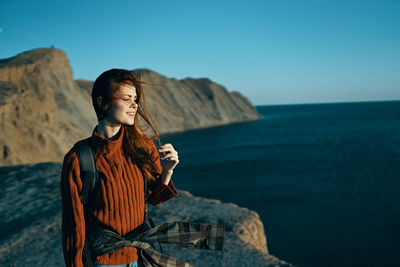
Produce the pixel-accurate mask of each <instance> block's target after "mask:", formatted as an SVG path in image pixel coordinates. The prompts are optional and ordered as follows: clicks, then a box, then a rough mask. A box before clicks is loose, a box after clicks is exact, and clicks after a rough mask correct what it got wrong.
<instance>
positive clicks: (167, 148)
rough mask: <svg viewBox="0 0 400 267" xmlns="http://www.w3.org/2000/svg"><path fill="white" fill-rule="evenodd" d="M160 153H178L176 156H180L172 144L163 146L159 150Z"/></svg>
mask: <svg viewBox="0 0 400 267" xmlns="http://www.w3.org/2000/svg"><path fill="white" fill-rule="evenodd" d="M158 151H159V152H170V153H176V155H178V152H177V151H176V150H175V149H174V147H173V146H172V145H171V144H165V145H162V146H161V149H159V150H158Z"/></svg>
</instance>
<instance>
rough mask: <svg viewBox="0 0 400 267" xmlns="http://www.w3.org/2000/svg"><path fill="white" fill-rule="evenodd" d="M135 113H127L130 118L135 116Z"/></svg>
mask: <svg viewBox="0 0 400 267" xmlns="http://www.w3.org/2000/svg"><path fill="white" fill-rule="evenodd" d="M135 114H136V113H135V112H128V115H130V116H135Z"/></svg>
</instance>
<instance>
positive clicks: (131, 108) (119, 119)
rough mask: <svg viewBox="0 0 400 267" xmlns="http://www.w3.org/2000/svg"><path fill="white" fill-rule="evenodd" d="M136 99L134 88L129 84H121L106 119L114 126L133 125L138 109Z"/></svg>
mask: <svg viewBox="0 0 400 267" xmlns="http://www.w3.org/2000/svg"><path fill="white" fill-rule="evenodd" d="M136 99H137V96H136V88H135V87H134V86H133V85H130V84H121V85H120V86H119V92H117V95H116V99H115V101H114V104H113V105H112V107H111V109H110V112H109V114H108V116H107V118H106V119H107V120H108V121H110V122H111V123H115V124H124V125H133V124H134V123H135V116H136V111H137V108H138V104H137V103H136Z"/></svg>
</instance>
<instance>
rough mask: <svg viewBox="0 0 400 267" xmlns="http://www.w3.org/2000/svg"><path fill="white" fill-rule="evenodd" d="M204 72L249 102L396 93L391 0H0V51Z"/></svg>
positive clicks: (92, 72)
mask: <svg viewBox="0 0 400 267" xmlns="http://www.w3.org/2000/svg"><path fill="white" fill-rule="evenodd" d="M51 45H54V46H55V47H56V48H59V49H62V50H64V51H65V52H66V54H67V56H68V58H69V60H70V64H71V66H72V69H73V72H74V78H75V79H79V78H83V79H89V80H95V79H96V77H97V76H98V75H99V74H100V73H101V72H103V71H105V70H107V69H109V68H113V67H119V68H128V69H134V68H149V69H152V70H154V71H156V72H159V73H161V74H164V75H166V76H168V77H174V78H177V79H181V78H185V77H193V78H197V77H208V78H210V79H211V80H213V81H215V82H217V83H219V84H222V85H224V86H226V87H227V89H228V90H229V91H234V90H235V91H240V92H241V93H243V94H244V95H246V96H247V97H249V99H250V101H252V103H253V104H255V105H261V104H291V103H317V102H347V101H370V100H400V0H359V1H357V0H332V1H328V0H303V1H302V0H270V1H268V0H265V1H243V0H242V1H233V0H231V1H218V0H214V1H205V0H202V1H189V0H186V1H173V0H169V1H161V0H160V1H151V0H150V1H133V0H131V1H103V0H102V1H54V0H53V1H40V0H39V1H27V0H0V58H7V57H11V56H14V55H16V54H18V53H21V52H23V51H26V50H31V49H33V48H38V47H50V46H51Z"/></svg>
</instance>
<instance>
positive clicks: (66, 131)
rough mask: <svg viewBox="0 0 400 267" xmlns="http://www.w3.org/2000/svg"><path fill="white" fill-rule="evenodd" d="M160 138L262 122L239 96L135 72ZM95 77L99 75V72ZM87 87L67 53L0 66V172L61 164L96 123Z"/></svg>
mask: <svg viewBox="0 0 400 267" xmlns="http://www.w3.org/2000/svg"><path fill="white" fill-rule="evenodd" d="M136 71H137V72H139V73H140V74H141V76H142V80H144V81H147V82H150V83H157V84H161V85H159V86H145V88H144V90H145V96H146V101H147V104H148V106H149V109H150V112H151V113H152V114H153V115H154V117H155V118H156V120H157V121H158V123H159V126H160V127H159V129H158V130H159V132H160V133H170V132H177V131H184V130H189V129H196V128H202V127H210V126H216V125H222V124H227V123H233V122H241V121H248V120H255V119H259V118H261V116H260V115H259V114H258V113H257V111H256V110H255V108H254V107H253V105H252V104H251V103H250V101H249V100H248V99H247V98H246V97H244V96H242V95H241V94H240V93H239V92H231V93H230V92H228V91H227V89H226V88H224V87H223V86H222V85H218V84H216V83H214V82H212V81H210V80H209V79H206V78H202V79H192V78H186V79H183V80H177V79H174V78H167V77H165V76H163V75H161V74H158V73H156V72H153V71H151V70H147V69H137V70H136ZM99 74H100V73H99ZM92 84H93V82H92V81H86V80H77V81H74V80H73V75H72V69H71V67H70V65H69V61H68V58H67V56H66V54H65V53H64V52H63V51H61V50H58V49H50V48H40V49H34V50H31V51H27V52H24V53H21V54H18V55H16V56H15V57H12V58H8V59H3V60H0V118H1V121H0V131H1V133H2V134H1V136H0V165H9V164H19V163H37V162H45V161H62V158H63V156H64V154H65V153H66V151H68V149H69V148H70V147H71V146H72V145H73V144H74V143H75V142H76V141H77V140H79V139H82V138H85V137H87V136H89V135H90V134H91V133H92V130H93V128H94V126H95V125H96V124H97V119H96V116H95V112H94V110H93V107H92V101H91V97H90V94H91V88H92Z"/></svg>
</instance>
